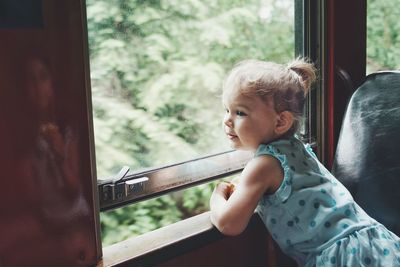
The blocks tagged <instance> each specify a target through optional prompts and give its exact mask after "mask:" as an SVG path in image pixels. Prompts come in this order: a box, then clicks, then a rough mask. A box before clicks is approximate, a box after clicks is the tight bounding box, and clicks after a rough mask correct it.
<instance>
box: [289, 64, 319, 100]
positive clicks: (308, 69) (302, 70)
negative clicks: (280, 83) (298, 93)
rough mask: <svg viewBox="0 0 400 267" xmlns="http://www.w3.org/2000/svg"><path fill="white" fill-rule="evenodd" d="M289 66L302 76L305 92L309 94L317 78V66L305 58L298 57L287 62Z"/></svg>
mask: <svg viewBox="0 0 400 267" xmlns="http://www.w3.org/2000/svg"><path fill="white" fill-rule="evenodd" d="M287 68H288V69H289V70H291V71H293V72H295V73H296V74H297V75H298V76H299V77H300V80H301V81H300V82H301V84H302V86H303V89H304V93H305V94H307V93H308V91H309V90H310V87H311V84H312V83H313V82H314V81H315V80H316V78H317V76H316V68H315V67H314V64H312V63H309V62H308V61H307V60H306V59H304V58H297V59H295V60H293V61H291V62H289V63H288V64H287Z"/></svg>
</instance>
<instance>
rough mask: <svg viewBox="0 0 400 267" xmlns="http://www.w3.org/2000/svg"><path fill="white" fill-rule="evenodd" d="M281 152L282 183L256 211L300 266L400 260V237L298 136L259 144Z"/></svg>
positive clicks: (269, 151) (275, 153) (260, 151)
mask: <svg viewBox="0 0 400 267" xmlns="http://www.w3.org/2000/svg"><path fill="white" fill-rule="evenodd" d="M260 155H271V156H273V157H275V158H277V159H278V160H279V161H280V163H281V166H282V168H283V171H284V179H283V182H282V184H281V185H280V187H279V189H278V190H277V191H276V192H275V193H274V194H272V195H265V196H263V197H262V199H261V200H260V202H259V205H258V207H257V212H258V213H259V214H260V216H261V218H262V220H263V222H264V224H265V225H266V227H267V228H268V230H269V232H270V233H271V235H272V237H273V238H274V239H275V241H276V242H277V243H278V244H279V246H280V247H281V249H282V250H283V252H285V253H286V254H287V255H289V256H291V257H292V258H294V259H295V260H296V261H297V263H298V264H299V266H310V267H312V266H349V267H350V266H382V267H383V266H385V267H386V266H400V239H399V237H397V236H396V235H395V234H394V233H392V232H390V231H389V230H388V229H386V228H385V227H384V226H383V225H382V224H380V223H378V222H377V221H375V220H374V219H372V218H371V217H369V216H368V215H367V214H366V213H365V212H364V210H363V209H362V208H361V207H360V206H358V205H357V204H356V203H355V202H354V200H353V198H352V196H351V195H350V193H349V191H348V190H347V189H346V188H345V187H344V186H343V185H342V184H341V183H340V182H339V181H338V180H337V179H336V178H335V177H334V176H333V175H332V174H331V173H330V172H329V171H328V170H327V169H326V168H325V167H324V166H323V165H322V164H321V163H320V162H319V161H318V159H317V157H316V156H315V154H314V153H313V152H312V150H311V148H310V147H309V146H308V145H304V144H303V143H302V142H301V141H300V140H299V139H297V138H296V137H290V138H289V139H282V140H278V141H274V142H272V143H270V144H267V145H264V144H263V145H260V146H259V147H258V149H257V151H256V156H260Z"/></svg>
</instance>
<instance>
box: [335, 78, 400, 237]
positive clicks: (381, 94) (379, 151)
mask: <svg viewBox="0 0 400 267" xmlns="http://www.w3.org/2000/svg"><path fill="white" fill-rule="evenodd" d="M332 172H333V174H334V175H335V176H336V177H337V178H338V179H339V180H340V181H341V182H342V183H343V184H344V185H345V186H346V187H347V188H348V189H349V190H350V192H351V193H352V195H353V197H354V199H355V200H356V202H357V203H358V204H359V205H360V206H361V207H362V208H363V209H364V210H365V211H366V212H367V213H368V214H369V215H370V216H372V217H373V218H375V219H376V220H378V221H379V222H381V223H382V224H384V225H385V226H386V227H387V228H389V229H391V230H392V231H394V232H395V233H396V234H397V235H399V234H400V71H385V72H377V73H374V74H370V75H368V76H367V78H366V80H365V82H364V83H363V84H362V85H361V86H360V87H359V88H358V89H357V90H356V91H355V92H354V94H353V96H352V97H351V99H350V102H349V104H348V107H347V110H346V113H345V117H344V120H343V124H342V129H341V132H340V136H339V141H338V145H337V149H336V155H335V161H334V164H333V169H332Z"/></svg>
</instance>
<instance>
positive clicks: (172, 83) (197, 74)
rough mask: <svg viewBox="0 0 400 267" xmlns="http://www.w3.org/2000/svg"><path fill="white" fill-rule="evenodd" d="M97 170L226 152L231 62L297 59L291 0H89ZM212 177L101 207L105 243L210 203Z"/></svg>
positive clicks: (101, 174)
mask: <svg viewBox="0 0 400 267" xmlns="http://www.w3.org/2000/svg"><path fill="white" fill-rule="evenodd" d="M86 2H87V19H88V35H89V50H90V68H91V85H92V103H93V120H94V134H95V144H96V148H95V150H96V165H97V176H98V177H99V178H100V179H101V178H107V177H110V176H112V175H115V174H116V173H118V171H119V169H120V168H121V166H124V165H127V166H129V167H130V168H131V172H135V171H138V170H141V169H143V168H151V167H157V166H162V165H167V164H171V163H176V162H180V161H185V160H190V159H193V158H197V157H200V156H204V155H208V154H212V153H216V152H221V151H225V150H229V149H230V148H229V147H228V142H227V141H226V140H225V136H224V134H223V131H222V126H221V120H222V116H223V108H222V105H221V99H220V95H221V87H222V83H223V79H224V77H225V76H226V74H227V72H228V71H229V70H230V69H231V68H232V66H233V65H234V64H235V63H237V62H238V61H240V60H243V59H249V58H256V59H263V60H272V61H277V62H286V61H288V60H289V59H292V58H294V1H293V0H221V1H214V0H190V1H181V0H151V1H150V0H149V1H138V0H121V1H112V0H87V1H86ZM212 188H213V185H212V184H205V185H200V186H197V187H194V188H190V189H187V190H185V191H182V192H178V193H172V194H169V195H166V196H163V197H160V198H156V199H152V200H149V201H144V202H140V203H137V204H134V205H132V206H128V207H124V208H120V209H116V210H114V211H111V212H104V213H102V214H101V224H102V230H103V231H102V232H103V235H102V236H103V241H104V244H106V245H107V244H111V243H113V242H118V241H120V240H122V239H124V238H127V237H128V236H132V235H138V234H141V233H144V232H146V231H149V230H153V229H155V228H158V227H161V226H164V225H166V224H169V223H172V222H175V221H178V220H181V219H184V218H186V217H189V216H192V215H194V214H198V213H200V212H204V211H205V210H207V209H208V200H209V196H210V194H211V190H212Z"/></svg>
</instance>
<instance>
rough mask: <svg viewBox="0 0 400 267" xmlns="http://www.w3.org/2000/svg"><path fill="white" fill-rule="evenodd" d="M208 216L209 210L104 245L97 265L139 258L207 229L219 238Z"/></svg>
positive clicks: (115, 263) (106, 265)
mask: <svg viewBox="0 0 400 267" xmlns="http://www.w3.org/2000/svg"><path fill="white" fill-rule="evenodd" d="M209 216H210V215H209V212H206V213H203V214H200V215H197V216H194V217H191V218H188V219H185V220H182V221H180V222H177V223H174V224H171V225H168V226H165V227H163V228H160V229H157V230H154V231H151V232H148V233H145V234H143V235H140V236H137V237H133V238H130V239H127V240H125V241H122V242H119V243H117V244H114V245H111V246H107V247H104V248H103V260H102V262H100V263H99V264H98V265H97V266H98V267H108V266H116V265H118V264H121V263H125V262H127V261H131V260H134V259H139V258H141V257H144V256H146V255H148V254H150V253H153V252H156V251H158V250H161V249H163V248H165V247H168V246H172V245H174V244H177V243H179V242H181V241H184V240H187V239H189V238H191V237H194V236H196V235H199V234H201V233H205V232H207V231H209V232H211V235H212V236H214V238H213V239H215V238H217V239H218V238H221V237H222V235H221V234H220V233H219V232H218V230H216V229H215V228H214V227H213V225H212V224H211V221H210V218H209Z"/></svg>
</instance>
